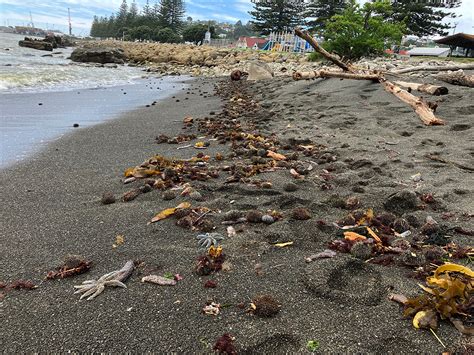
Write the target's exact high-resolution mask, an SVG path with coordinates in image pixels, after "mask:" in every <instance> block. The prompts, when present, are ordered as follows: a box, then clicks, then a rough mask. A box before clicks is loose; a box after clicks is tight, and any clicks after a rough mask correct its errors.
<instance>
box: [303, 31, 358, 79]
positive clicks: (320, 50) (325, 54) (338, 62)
mask: <svg viewBox="0 0 474 355" xmlns="http://www.w3.org/2000/svg"><path fill="white" fill-rule="evenodd" d="M295 34H296V35H297V36H298V37H300V38H302V39H304V40H305V41H306V42H308V43H309V44H310V45H311V47H313V48H314V49H315V51H316V52H318V53H320V54H321V55H322V56H323V57H324V58H326V59H328V60H330V61H331V62H333V63H334V64H336V65H337V66H338V67H339V68H341V69H342V70H344V71H348V72H354V69H353V68H352V65H350V64H346V63H344V62H343V61H342V60H340V59H339V58H338V57H337V56H335V55H334V54H331V53H329V52H328V51H326V50H325V49H324V48H323V47H321V46H320V45H319V43H318V42H317V41H316V40H315V39H314V38H313V37H311V35H310V34H309V33H308V32H307V31H304V32H303V31H301V30H300V29H299V28H296V29H295Z"/></svg>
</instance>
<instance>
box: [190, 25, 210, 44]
mask: <svg viewBox="0 0 474 355" xmlns="http://www.w3.org/2000/svg"><path fill="white" fill-rule="evenodd" d="M207 29H208V26H207V25H204V24H196V25H191V26H188V27H186V28H185V29H184V30H183V40H185V41H186V42H193V43H195V44H198V43H199V42H202V41H203V40H204V36H205V35H206V32H207ZM209 31H210V32H211V37H213V34H214V33H215V30H214V27H213V26H210V27H209Z"/></svg>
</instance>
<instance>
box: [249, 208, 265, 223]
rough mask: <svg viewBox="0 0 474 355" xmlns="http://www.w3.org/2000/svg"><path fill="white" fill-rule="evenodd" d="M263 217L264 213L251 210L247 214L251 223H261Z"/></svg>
mask: <svg viewBox="0 0 474 355" xmlns="http://www.w3.org/2000/svg"><path fill="white" fill-rule="evenodd" d="M262 216H263V213H262V212H260V211H256V210H251V211H249V212H248V213H247V221H248V222H250V223H260V222H261V221H262Z"/></svg>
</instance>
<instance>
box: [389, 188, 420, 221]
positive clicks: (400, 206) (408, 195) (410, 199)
mask: <svg viewBox="0 0 474 355" xmlns="http://www.w3.org/2000/svg"><path fill="white" fill-rule="evenodd" d="M384 207H385V209H386V210H387V211H390V212H393V213H395V214H398V215H402V214H404V213H405V212H411V211H414V210H416V209H417V207H418V198H417V196H416V194H415V193H414V192H413V191H408V190H403V191H400V192H397V193H395V194H393V195H391V196H390V197H389V198H388V199H387V201H385V203H384Z"/></svg>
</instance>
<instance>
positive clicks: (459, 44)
mask: <svg viewBox="0 0 474 355" xmlns="http://www.w3.org/2000/svg"><path fill="white" fill-rule="evenodd" d="M435 42H436V43H438V44H444V45H447V46H449V49H450V54H449V55H452V54H453V51H454V50H456V49H457V51H458V52H459V53H460V54H461V55H464V56H465V57H474V35H470V34H467V33H456V34H454V35H452V36H447V37H444V38H440V39H436V40H435Z"/></svg>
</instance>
